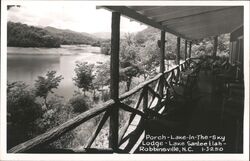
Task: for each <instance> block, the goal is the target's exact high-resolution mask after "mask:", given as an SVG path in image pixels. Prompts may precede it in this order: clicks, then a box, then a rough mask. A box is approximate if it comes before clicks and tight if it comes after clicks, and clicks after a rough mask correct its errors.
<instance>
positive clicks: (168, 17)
mask: <svg viewBox="0 0 250 161" xmlns="http://www.w3.org/2000/svg"><path fill="white" fill-rule="evenodd" d="M100 7H101V8H105V9H108V10H110V11H111V12H112V24H111V28H112V33H111V62H110V63H111V64H110V66H111V68H110V71H111V72H110V73H111V84H110V92H111V100H109V101H107V102H105V103H104V104H103V105H102V106H101V107H99V108H95V109H90V110H89V111H87V112H84V113H82V114H80V115H78V116H77V117H75V118H73V119H71V120H69V121H67V122H66V123H64V124H62V125H60V126H58V127H56V128H54V129H52V130H50V131H48V132H46V133H45V134H42V135H39V136H37V137H35V138H34V139H31V140H29V141H27V142H24V143H22V144H19V145H17V146H15V147H13V148H11V149H10V150H9V151H8V152H9V153H21V152H32V153H34V152H35V153H39V152H43V153H51V152H52V153H53V151H54V152H56V153H57V152H59V153H60V152H62V153H65V152H69V153H74V152H76V151H73V150H69V149H67V150H65V149H64V150H62V149H59V150H48V149H46V144H49V143H50V142H52V141H54V140H56V139H58V138H59V137H60V136H61V135H63V134H64V133H66V132H68V131H70V130H73V129H74V128H76V127H77V126H79V125H80V124H83V123H84V122H86V121H87V120H89V119H91V118H93V117H95V116H98V115H100V114H102V113H103V116H102V119H101V120H100V122H99V124H98V126H97V127H96V129H95V132H94V133H93V135H92V136H91V138H89V142H88V144H87V145H86V146H85V148H84V151H77V153H149V152H148V151H147V152H145V151H140V146H143V145H142V143H143V141H145V136H146V135H152V136H153V135H156V136H157V135H159V136H160V135H162V134H164V135H175V136H187V135H193V136H194V137H195V136H197V135H204V136H205V135H207V136H209V137H210V136H213V135H215V136H225V137H226V141H224V142H223V145H222V146H220V147H223V150H222V151H220V150H219V149H218V150H216V151H215V150H206V149H202V148H200V147H198V148H197V147H196V148H194V149H193V150H192V151H181V152H182V153H185V152H193V153H205V152H207V153H242V152H243V111H244V110H243V109H244V69H243V66H244V65H243V62H244V61H243V60H244V59H243V56H244V54H243V42H244V41H243V38H244V37H243V7H241V6H100ZM100 7H98V8H100ZM121 15H123V16H126V17H128V18H131V19H133V20H135V21H138V22H140V23H144V24H146V25H149V26H152V27H154V28H157V29H159V30H160V34H161V40H160V50H161V52H160V60H159V61H160V73H159V74H158V75H157V76H155V77H154V78H152V79H150V80H147V81H146V82H143V83H141V84H139V85H138V86H136V87H135V88H133V89H131V90H130V91H128V92H126V93H124V94H122V95H119V42H120V16H121ZM166 33H171V34H174V35H176V37H177V38H176V41H177V50H176V58H177V64H178V65H177V66H176V67H175V68H173V69H171V70H168V71H167V70H165V66H166V64H165V57H166V54H165V45H166V43H168V42H166V36H168V35H166ZM225 33H231V36H230V53H229V55H230V56H229V59H228V60H226V61H221V62H220V61H219V63H218V58H217V57H216V53H217V45H218V35H220V34H225ZM211 36H213V37H214V50H213V54H212V55H210V56H208V57H202V58H193V57H192V44H193V43H194V42H195V40H200V39H202V38H206V37H211ZM181 39H184V40H185V44H184V45H185V50H184V52H185V53H184V55H185V58H184V62H183V63H181V60H180V59H181V58H180V52H181V50H180V47H181ZM131 98H136V103H135V104H133V105H131V104H127V103H126V100H128V99H131ZM121 110H123V111H126V112H129V113H130V115H129V119H128V120H127V122H126V123H125V124H123V125H120V121H119V111H121ZM108 119H109V136H108V137H109V148H101V149H97V148H92V147H91V146H92V144H93V142H94V141H95V139H96V137H97V136H98V133H99V132H100V131H101V129H102V127H103V126H104V124H105V122H107V120H108ZM224 143H225V144H224ZM162 146H163V147H168V146H169V147H171V146H170V145H169V144H168V145H165V144H164V145H162ZM185 146H187V145H186V144H185V145H184V147H185ZM154 152H155V151H153V152H152V153H154ZM179 152H180V151H176V152H175V151H171V152H169V153H179ZM164 153H168V152H164Z"/></svg>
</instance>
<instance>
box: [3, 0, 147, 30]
mask: <svg viewBox="0 0 250 161" xmlns="http://www.w3.org/2000/svg"><path fill="white" fill-rule="evenodd" d="M7 16H8V17H7V19H8V21H12V22H20V23H24V24H28V25H33V26H39V27H46V26H51V27H56V28H60V29H70V30H73V31H78V32H87V33H95V32H110V31H111V12H110V11H107V10H105V9H96V6H95V5H92V4H88V5H86V4H83V3H82V4H79V3H77V4H73V3H70V4H69V3H67V4H49V5H48V4H39V5H38V4H35V3H33V4H24V5H21V7H20V8H18V7H12V8H11V9H9V10H8V15H7ZM146 27H147V26H145V25H143V24H140V23H137V22H136V21H131V20H129V19H127V18H125V17H122V18H121V25H120V30H121V31H122V32H137V31H141V30H143V29H145V28H146Z"/></svg>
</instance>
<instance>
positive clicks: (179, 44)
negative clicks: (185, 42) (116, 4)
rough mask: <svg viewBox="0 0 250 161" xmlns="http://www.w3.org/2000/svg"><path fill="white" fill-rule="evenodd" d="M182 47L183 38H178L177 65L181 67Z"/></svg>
mask: <svg viewBox="0 0 250 161" xmlns="http://www.w3.org/2000/svg"><path fill="white" fill-rule="evenodd" d="M180 47H181V38H180V37H177V53H176V55H177V64H178V65H180Z"/></svg>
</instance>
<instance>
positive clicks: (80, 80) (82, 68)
mask: <svg viewBox="0 0 250 161" xmlns="http://www.w3.org/2000/svg"><path fill="white" fill-rule="evenodd" d="M93 70H94V64H88V63H87V62H80V61H77V62H76V68H75V73H76V76H75V77H74V78H73V80H74V81H75V85H76V86H77V87H78V88H79V89H82V91H83V92H84V95H85V91H88V90H89V89H93V79H94V77H95V76H94V74H93Z"/></svg>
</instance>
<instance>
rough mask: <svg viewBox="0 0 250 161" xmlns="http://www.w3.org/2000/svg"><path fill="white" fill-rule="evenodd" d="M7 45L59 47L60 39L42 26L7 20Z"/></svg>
mask: <svg viewBox="0 0 250 161" xmlns="http://www.w3.org/2000/svg"><path fill="white" fill-rule="evenodd" d="M7 45H8V46H16V47H60V41H59V39H58V38H56V37H54V36H52V35H51V34H50V33H49V32H48V31H46V30H44V29H42V28H38V27H34V26H28V25H26V24H21V23H14V22H8V24H7Z"/></svg>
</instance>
